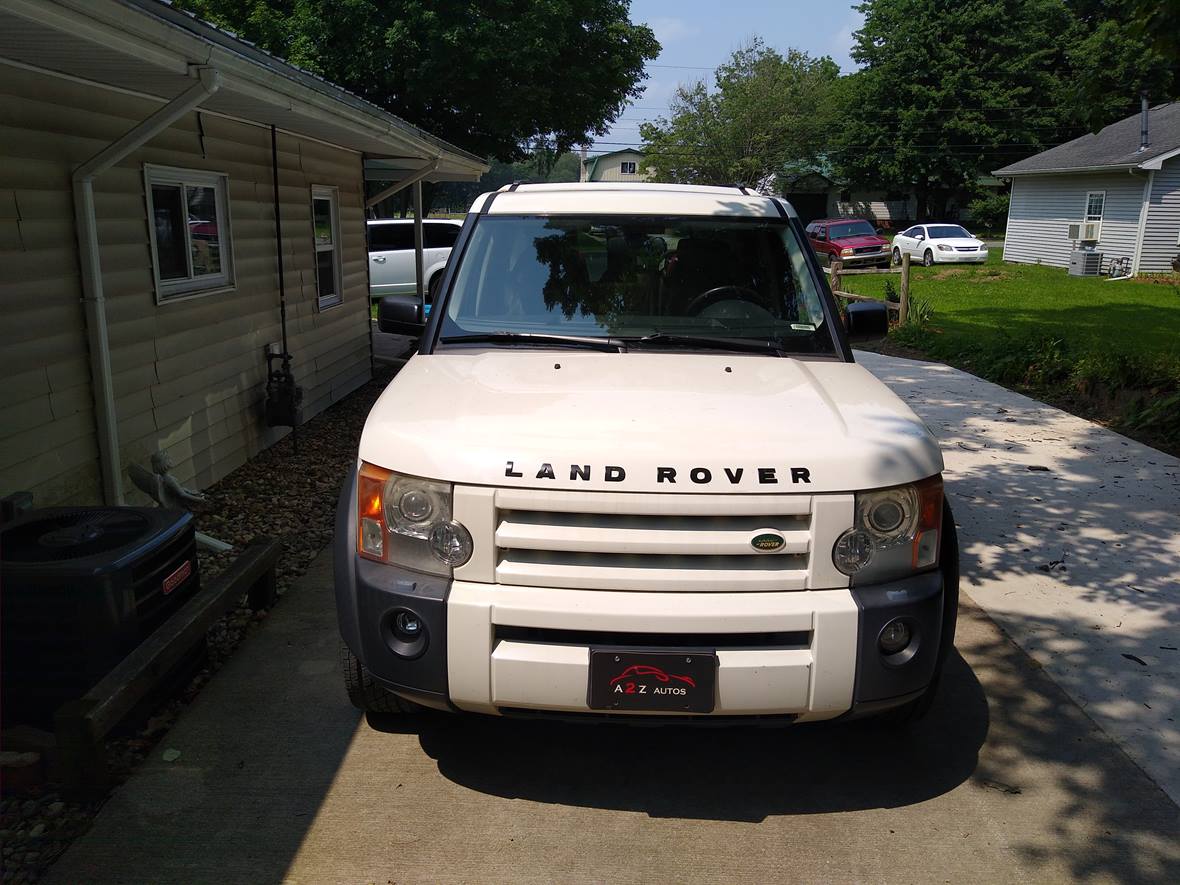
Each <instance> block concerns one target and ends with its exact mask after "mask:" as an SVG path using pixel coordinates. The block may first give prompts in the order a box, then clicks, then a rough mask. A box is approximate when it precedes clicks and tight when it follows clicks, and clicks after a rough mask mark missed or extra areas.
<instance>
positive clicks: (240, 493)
mask: <svg viewBox="0 0 1180 885" xmlns="http://www.w3.org/2000/svg"><path fill="white" fill-rule="evenodd" d="M392 376H393V370H391V369H383V368H378V371H377V374H376V376H375V377H374V378H373V380H372V381H370V382H369V383H368V384H366V385H365V386H364V387H361V388H360V389H359V390H357V391H355V392H354V393H352V394H350V395H349V396H347V397H345V398H344V399H343V400H341V401H340V402H338V403H336V404H335V405H333V406H332V407H331V408H329V409H327V410H326V411H325V412H323V413H321V414H320V415H317V416H316V417H315V418H314V419H312V420H311V421H309V422H308V423H307V424H305V425H303V426H302V427H300V428H299V432H298V443H297V450H296V441H295V439H294V438H293V435H290V434H289V435H288V436H287V437H286V438H285V439H283V440H282V441H281V442H279V443H278V444H277V445H274V446H271V447H270V448H269V449H266V450H265V451H263V452H262V453H260V454H259V455H258V456H257V457H255V458H254V459H253V460H251V461H249V462H248V463H246V464H244V465H243V466H241V467H239V468H238V469H237V470H235V471H234V472H233V473H231V474H229V475H228V476H226V477H225V478H224V479H222V480H221V481H219V482H217V483H215V484H214V485H213V486H210V487H209V488H207V489H205V490H204V492H205V494H206V495H207V496H208V501H207V502H206V503H205V504H204V505H202V506H201V507H200V508H199V509H198V510H197V511H196V512H195V514H194V515H195V516H196V522H197V528H198V529H199V530H200V531H202V532H204V533H205V534H207V535H211V536H212V537H214V538H217V539H218V540H221V541H226V542H228V543H231V544H233V545H234V546H235V548H237V549H238V550H240V549H241V548H243V547H245V546H246V545H247V544H249V543H250V542H251V541H252V540H254V539H255V538H256V537H269V538H274V539H275V540H277V541H279V542H280V543H281V544H282V546H283V555H282V557H281V558H280V559H279V563H278V575H277V577H278V581H277V583H278V594H279V602H278V603H277V604H281V602H282V596H283V594H284V593H286V591H287V590H288V589H289V588H290V587H291V584H292V583H293V582H294V581H295V579H296V578H298V577H299V576H300V575H302V574H303V573H304V572H305V571H306V570H307V566H308V564H309V563H310V562H311V560H312V559H313V558H314V557H315V556H316V554H318V553H319V552H320V551H321V550H322V549H323V548H324V547H325V546H326V545H327V544H328V543H329V541H330V540H331V538H332V530H333V523H334V520H335V515H336V498H337V495H338V494H339V492H340V484H341V482H342V481H343V479H344V477H345V474H346V472H347V471H348V470H350V469H352V467H353V465H354V464H355V460H356V452H357V445H358V442H359V440H360V435H361V430H362V429H363V428H364V424H365V418H366V416H367V415H368V414H369V409H370V408H371V407H372V405H373V402H374V401H375V400H376V399H377V397H378V396H380V394H381V392H382V391H383V390H384V389H385V387H386V385H387V384H388V383H389V380H390V378H392ZM235 555H236V552H233V551H231V552H229V553H213V552H210V551H205V550H201V551H199V560H200V565H201V576H202V579H203V580H206V581H208V580H209V579H211V578H213V577H214V576H215V575H216V574H217V573H218V572H220V571H221V570H222V569H223V568H225V567H226V565H228V564H229V563H230V562H231V561H232V560H233V558H234V556H235ZM266 616H267V612H266V611H260V612H254V611H252V610H251V609H249V608H246V607H245V600H244V599H243V600H242V604H241V607H238V608H235V609H233V610H232V611H230V612H229V613H227V614H226V615H225V616H224V617H222V618H221V619H220V620H218V621H217V622H216V623H215V624H214V625H213V626H212V627H211V628H210V629H209V632H208V636H207V643H208V655H207V656H206V658H205V660H204V662H203V664H202V665H201V666H200V669H199V671H198V672H197V673H196V675H194V676H193V677H192V678H191V680H189V681H188V682H187V683H186V684H184V685H183V687H182V688H180V690H179V691H178V692H177V694H176V695H175V697H173V698H171V699H169V700H168V701H166V702H164V703H162V704H161V705H160V706H159V708H158V709H157V710H156V711H155V712H154V713H153V714H152V715H151V716H148V717H147V718H146V721H144V720H142V719H141V720H140V721H139V722H138V723H133V724H132V725H133V727H132V728H129V729H128V731H127V732H125V733H123V734H120V735H117V736H115V737H113V738H112V739H111V740H110V741H108V742H107V757H108V760H109V762H110V765H111V768H112V770H113V772H114V774H115V779H116V781H119V782H121V781H122V780H125V779H126V778H127V777H128V776H129V775H130V774H131V772H132V771H133V770H134V769H135V767H136V766H137V765H138V764H139V763H141V762H142V761H143V760H144V759H145V758H147V756H148V754H149V753H151V752H152V750H153V748H155V747H156V746H157V745H158V744H159V743H160V741H161V739H162V738H163V737H164V736H165V734H167V732H168V729H170V728H171V727H172V725H173V724H174V723H175V722H176V720H177V718H178V717H179V716H180V714H181V712H182V711H183V710H184V708H185V707H187V706H188V705H189V704H190V703H191V702H192V700H193V699H194V698H195V697H196V696H197V695H198V694H199V693H200V691H201V689H202V688H203V687H204V685H205V684H206V683H207V682H208V681H209V679H210V678H211V677H212V676H213V674H214V673H216V672H217V671H218V670H219V669H221V667H222V665H223V664H224V663H225V662H226V660H228V658H229V656H230V655H231V654H233V652H234V650H235V649H236V648H237V647H238V645H239V644H240V643H241V642H242V640H243V639H245V638H246V637H247V636H249V635H250V634H251V633H253V632H254V631H255V630H256V629H257V628H258V626H259V625H260V624H261V622H262V621H263V620H265V619H266ZM341 691H343V688H342V689H341ZM102 804H103V802H102V801H97V802H71V801H68V800H66V799H64V798H63V797H62V796H61V795H59V794H58V793H57V792H55V791H54V789H53V785H51V784H50V785H46V786H43V787H40V788H34V789H32V790H30V791H28V792H27V793H25V794H24V795H19V796H12V797H6V798H4V799H3V800H2V801H0V846H2V849H0V850H2V852H3V860H2V862H0V869H2V870H3V874H2V879H3V882H4V883H24V882H37V881H38V880H40V879H41V877H42V876H44V874H45V871H46V869H47V868H48V867H49V865H50V864H52V863H53V861H54V860H56V859H57V858H58V857H59V856H60V855H61V854H62V852H64V851H65V850H66V848H68V847H69V845H70V843H71V842H73V840H74V839H76V838H77V837H78V836H80V835H82V834H83V833H85V832H86V830H87V829H89V827H90V823H91V821H92V820H93V818H94V816H95V815H96V814H97V813H98V811H99V809H100V808H101V807H102Z"/></svg>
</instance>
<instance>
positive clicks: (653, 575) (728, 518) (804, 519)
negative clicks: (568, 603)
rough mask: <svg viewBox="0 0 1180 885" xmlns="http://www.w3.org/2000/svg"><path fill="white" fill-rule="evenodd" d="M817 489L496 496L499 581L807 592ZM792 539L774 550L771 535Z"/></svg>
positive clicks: (511, 492)
mask: <svg viewBox="0 0 1180 885" xmlns="http://www.w3.org/2000/svg"><path fill="white" fill-rule="evenodd" d="M811 504H812V498H811V497H810V496H808V495H690V494H628V493H593V492H533V491H530V490H526V489H521V490H517V489H501V490H498V491H497V492H496V517H495V526H496V530H495V541H496V561H495V575H496V581H497V583H501V584H516V585H523V586H532V587H563V588H571V589H585V590H644V591H653V590H667V591H681V592H686V591H687V592H693V591H699V592H715V591H742V590H750V591H768V590H803V589H805V588H806V587H807V577H808V565H809V557H810V552H811V537H812V531H811V530H812V525H811V522H812V519H811V517H812V507H811ZM765 532H774V533H775V534H778V535H780V536H781V537H782V538H783V542H784V543H783V546H782V548H781V549H780V550H779V551H777V552H774V553H765V552H760V551H758V550H756V549H755V548H754V547H753V546H752V543H751V542H752V541H753V539H754V538H755V537H756V536H757V535H759V534H762V533H765Z"/></svg>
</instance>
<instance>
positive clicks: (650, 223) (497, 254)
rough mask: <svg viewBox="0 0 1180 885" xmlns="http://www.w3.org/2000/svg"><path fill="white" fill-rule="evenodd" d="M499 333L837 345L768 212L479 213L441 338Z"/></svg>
mask: <svg viewBox="0 0 1180 885" xmlns="http://www.w3.org/2000/svg"><path fill="white" fill-rule="evenodd" d="M495 333H499V334H500V335H501V337H502V338H503V339H504V340H505V341H507V340H509V336H507V335H504V333H517V335H516V341H517V342H518V343H519V342H521V341H523V340H525V339H522V338H521V337H520V336H521V335H528V334H531V335H535V336H540V335H565V336H583V337H594V338H606V337H610V338H613V339H617V340H621V341H625V342H626V343H627V344H628V345H632V344H633V345H635V346H640V347H641V346H643V345H644V344H645V342H643V341H641V340H640V339H643V338H648V339H649V341H648V342H647V343H649V344H651V345H653V346H654V344H655V343H656V342H657V341H658V342H659V343H660V344H662V345H664V346H667V345H668V344H669V343H673V344H675V343H680V344H682V345H683V346H686V347H689V346H695V347H698V348H703V347H707V346H708V345H707V343H705V342H703V340H702V339H710V340H713V341H716V342H718V347H719V348H722V349H724V344H723V343H722V342H723V339H749V340H750V341H756V342H759V343H761V344H766V345H767V346H768V347H769V348H773V349H774V350H778V351H786V352H791V353H808V354H834V353H835V352H836V350H835V343H834V341H833V339H832V335H831V334H830V332H829V330H828V329H827V327H826V324H825V319H824V313H823V307H822V302H821V300H820V295H819V291H818V289H817V288H816V283H815V280H814V279H813V278H812V276H811V274H810V272H809V269H808V266H807V264H806V262H805V260H804V252H803V250H802V248H800V245H799V242H798V240H797V238H796V236H795V234H794V232H793V230H792V229H791V228H790V227H789V226H788V225H787V224H786V223H785V222H779V221H777V220H772V219H765V220H764V219H755V220H751V219H722V218H714V217H699V218H698V217H693V218H684V217H673V218H664V217H660V218H652V217H638V216H625V217H611V218H603V217H594V218H589V217H575V216H560V217H551V218H540V217H521V216H484V217H482V218H480V219H479V221H478V223H477V224H476V226H475V229H474V230H473V231H472V234H471V240H470V242H469V244H468V246H467V249H466V250H465V252H464V254H463V257H462V260H461V262H460V264H459V268H458V270H457V274H456V277H455V282H454V286H453V288H452V290H451V293H450V297H449V299H448V300H447V307H446V314H445V315H444V317H443V320H442V325H441V329H440V338H441V341H442V342H443V343H444V344H445V343H446V342H447V340H448V339H451V340H460V339H462V338H464V337H466V336H480V335H485V336H490V335H493V334H495ZM681 336H683V338H685V339H687V338H689V337H692V338H693V339H695V342H689V341H687V340H683V341H682V340H680V337H681ZM533 340H534V341H537V342H539V338H536V339H533ZM735 343H741V342H735ZM745 344H746V345H747V346H746V347H745V348H744V349H749V347H748V344H749V341H745ZM731 349H738V348H736V347H735V348H731Z"/></svg>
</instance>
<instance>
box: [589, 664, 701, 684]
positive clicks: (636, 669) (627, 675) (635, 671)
mask: <svg viewBox="0 0 1180 885" xmlns="http://www.w3.org/2000/svg"><path fill="white" fill-rule="evenodd" d="M639 676H654V677H655V678H656V679H658V680H659V681H660V682H671V681H672V680H673V679H675V680H677V681H678V682H683V683H684V684H685V685H688V686H690V687H692V688H696V687H697V684H696V680H694V679H693V678H692V677H691V676H679V675H677V674H676V673H665V672H664V671H663V670H661V669H660V668H659V667H651V666H649V665H647V664H632V665H631V666H630V667H628V668H627V669H626V670H624V671H623V672H622V673H620V674H619V675H618V676H616V677H615V678H614V679H612V680H611V681H610V684H611V685H615V684H617V683H619V682H621V681H622V680H624V679H634V678H636V677H639Z"/></svg>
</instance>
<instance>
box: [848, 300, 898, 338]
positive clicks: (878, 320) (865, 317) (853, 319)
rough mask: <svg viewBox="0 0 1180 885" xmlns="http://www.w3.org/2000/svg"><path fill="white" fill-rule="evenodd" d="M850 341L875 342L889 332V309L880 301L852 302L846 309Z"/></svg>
mask: <svg viewBox="0 0 1180 885" xmlns="http://www.w3.org/2000/svg"><path fill="white" fill-rule="evenodd" d="M844 329H845V330H846V331H847V332H848V340H849V341H875V340H877V339H880V338H884V337H885V335H886V334H887V333H888V332H889V308H887V307H886V306H885V305H884V303H883V302H880V301H850V302H849V303H848V306H847V307H846V308H844Z"/></svg>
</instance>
